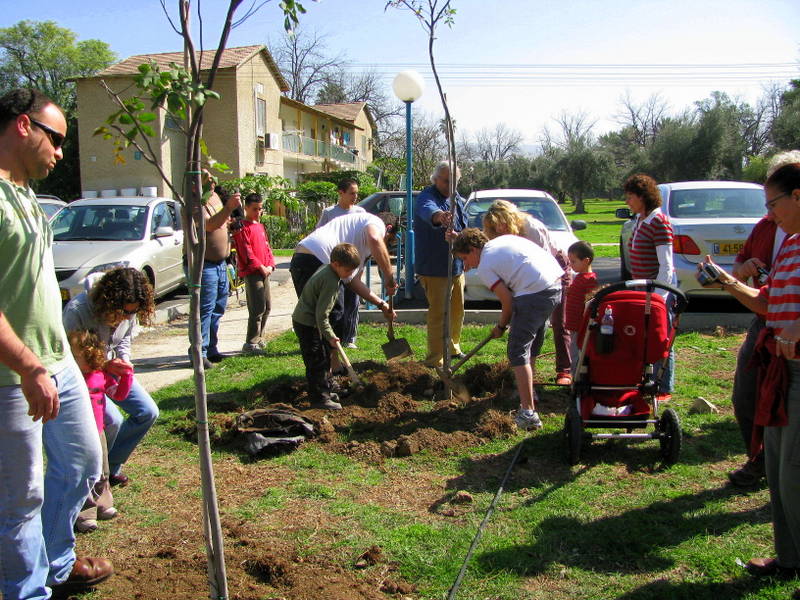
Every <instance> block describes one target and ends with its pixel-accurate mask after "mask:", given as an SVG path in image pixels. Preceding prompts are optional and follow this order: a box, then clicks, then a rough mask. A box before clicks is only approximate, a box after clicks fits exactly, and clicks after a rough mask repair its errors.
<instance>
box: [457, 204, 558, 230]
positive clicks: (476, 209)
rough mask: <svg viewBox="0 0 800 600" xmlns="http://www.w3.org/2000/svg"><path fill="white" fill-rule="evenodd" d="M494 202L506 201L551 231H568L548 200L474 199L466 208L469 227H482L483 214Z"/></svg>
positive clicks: (556, 210)
mask: <svg viewBox="0 0 800 600" xmlns="http://www.w3.org/2000/svg"><path fill="white" fill-rule="evenodd" d="M495 200H508V201H509V202H511V203H513V204H516V205H517V208H519V209H520V210H521V211H522V212H524V213H528V214H529V215H531V216H532V217H535V218H537V219H538V220H540V221H541V222H542V223H544V225H545V227H547V228H548V229H549V230H551V231H569V224H568V223H567V221H566V219H565V218H564V215H563V213H562V212H561V210H560V209H559V208H558V206H557V205H556V203H555V202H553V201H552V200H550V199H549V198H501V197H498V198H476V199H475V200H473V201H472V202H470V203H469V205H468V206H467V220H468V222H469V226H470V227H482V226H483V213H485V212H486V211H487V210H489V207H490V206H491V205H492V203H493V202H494V201H495Z"/></svg>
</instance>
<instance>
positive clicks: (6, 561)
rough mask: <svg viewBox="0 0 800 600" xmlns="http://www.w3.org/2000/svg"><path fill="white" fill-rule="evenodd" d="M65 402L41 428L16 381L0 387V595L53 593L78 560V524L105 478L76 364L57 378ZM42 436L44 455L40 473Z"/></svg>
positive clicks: (28, 599)
mask: <svg viewBox="0 0 800 600" xmlns="http://www.w3.org/2000/svg"><path fill="white" fill-rule="evenodd" d="M53 380H54V382H55V385H56V387H57V388H58V397H59V400H60V402H61V407H60V410H59V413H58V417H57V418H56V419H54V420H52V421H49V422H48V423H46V424H45V425H44V426H42V422H41V421H35V422H34V421H33V419H32V418H31V417H30V416H28V403H27V401H26V400H25V397H24V396H23V395H22V389H21V388H20V387H19V386H4V387H0V592H2V596H3V597H4V598H5V599H6V600H18V599H25V600H34V599H36V600H38V599H40V598H49V597H50V590H49V589H47V588H46V587H45V585H52V584H54V583H60V582H62V581H64V580H65V579H66V578H67V577H68V576H69V573H70V571H71V570H72V564H73V563H74V562H75V534H74V533H73V529H72V528H73V525H74V523H75V519H76V518H77V516H78V513H79V512H80V509H81V507H82V506H83V502H84V500H85V499H86V497H87V496H88V494H89V489H90V488H91V486H92V485H94V482H95V481H97V479H98V478H99V477H100V471H101V468H102V456H101V452H100V438H99V436H98V435H97V426H96V425H95V422H94V417H93V415H92V408H91V403H90V401H89V392H88V391H87V389H86V383H85V382H84V380H83V377H82V376H81V374H80V372H79V371H78V368H77V367H76V366H75V365H74V363H73V364H71V365H70V366H69V367H67V368H65V369H63V370H62V371H61V372H59V373H57V374H56V375H55V376H53ZM42 441H44V450H45V452H46V453H47V471H46V472H43V470H44V466H43V459H42Z"/></svg>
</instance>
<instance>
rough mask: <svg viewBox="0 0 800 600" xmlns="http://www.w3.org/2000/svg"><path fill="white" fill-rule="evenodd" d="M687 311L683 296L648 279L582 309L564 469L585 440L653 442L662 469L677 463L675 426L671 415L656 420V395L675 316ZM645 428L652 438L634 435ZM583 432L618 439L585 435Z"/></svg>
mask: <svg viewBox="0 0 800 600" xmlns="http://www.w3.org/2000/svg"><path fill="white" fill-rule="evenodd" d="M658 288H661V289H663V290H666V291H668V292H670V293H671V297H670V300H669V302H671V303H673V306H672V307H671V311H672V314H673V318H672V319H670V317H669V314H668V312H667V305H666V303H665V302H664V299H663V298H662V297H661V295H659V294H658V293H656V292H655V290H656V289H658ZM686 304H687V300H686V296H685V295H684V294H683V292H681V291H680V290H678V289H676V288H674V287H672V286H669V285H665V284H662V283H659V282H657V281H653V280H649V279H637V280H632V281H622V282H619V283H615V284H612V285H610V286H608V287H606V288H603V289H601V290H600V291H599V292H597V294H596V295H595V297H594V298H592V299H591V300H590V301H589V302H588V303H587V306H586V310H585V311H584V315H583V325H582V326H581V330H580V332H579V338H578V339H579V340H580V343H579V348H580V356H579V358H578V363H577V369H576V374H575V378H574V383H573V385H572V395H571V399H570V406H569V408H568V410H567V415H566V417H565V419H564V432H563V433H564V442H565V449H566V453H567V458H568V460H569V463H570V464H573V465H574V464H575V463H577V462H578V459H579V458H580V452H581V446H582V444H583V442H584V441H585V440H592V439H609V438H621V439H634V440H644V439H657V440H658V441H659V442H660V444H661V455H662V457H663V459H664V462H665V463H668V464H672V463H674V462H676V461H677V460H678V454H679V453H680V450H681V426H680V421H679V420H678V415H677V414H676V413H675V411H674V410H672V409H671V408H668V409H666V410H664V411H663V413H662V414H661V415H660V416H659V407H658V400H657V399H656V392H657V390H658V382H659V380H660V378H661V376H662V375H663V372H664V366H665V365H666V359H667V357H668V356H669V351H670V348H671V347H672V342H673V341H674V340H675V334H676V332H677V323H678V315H680V313H681V312H683V310H684V309H685V308H686ZM670 321H671V322H670ZM651 409H652V412H651ZM651 414H652V417H651ZM651 424H652V425H654V426H655V430H654V431H653V432H652V433H647V432H635V430H643V429H647V427H648V425H651ZM589 428H591V429H605V430H609V429H615V430H618V431H616V432H613V431H612V432H605V433H589V432H586V431H584V430H585V429H589ZM619 430H622V431H619Z"/></svg>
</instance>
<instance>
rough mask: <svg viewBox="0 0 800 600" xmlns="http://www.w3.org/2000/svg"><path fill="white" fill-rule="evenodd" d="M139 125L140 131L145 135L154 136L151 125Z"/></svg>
mask: <svg viewBox="0 0 800 600" xmlns="http://www.w3.org/2000/svg"><path fill="white" fill-rule="evenodd" d="M140 127H141V128H142V133H143V134H145V135H146V136H148V137H155V136H156V132H155V130H154V129H153V128H152V127H150V125H140Z"/></svg>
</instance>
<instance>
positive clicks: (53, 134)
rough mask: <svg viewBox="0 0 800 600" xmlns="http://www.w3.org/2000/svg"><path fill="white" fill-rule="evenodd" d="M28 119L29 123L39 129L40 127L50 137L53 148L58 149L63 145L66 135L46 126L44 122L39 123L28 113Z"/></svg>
mask: <svg viewBox="0 0 800 600" xmlns="http://www.w3.org/2000/svg"><path fill="white" fill-rule="evenodd" d="M28 119H29V120H30V122H31V123H33V124H34V125H36V126H37V127H38V128H39V129H41V130H42V131H44V132H45V133H46V134H47V137H49V138H50V143H51V144H53V148H55V149H56V150H58V149H59V148H61V147H62V146H63V145H64V138H65V137H66V136H65V135H64V134H63V133H58V132H57V131H56V130H55V129H52V128H51V127H48V126H47V125H45V124H44V123H40V122H39V121H37V120H36V119H34V118H32V117H31V116H30V115H28Z"/></svg>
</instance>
